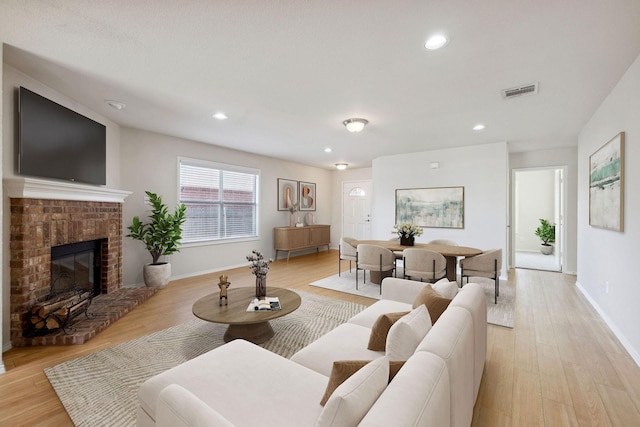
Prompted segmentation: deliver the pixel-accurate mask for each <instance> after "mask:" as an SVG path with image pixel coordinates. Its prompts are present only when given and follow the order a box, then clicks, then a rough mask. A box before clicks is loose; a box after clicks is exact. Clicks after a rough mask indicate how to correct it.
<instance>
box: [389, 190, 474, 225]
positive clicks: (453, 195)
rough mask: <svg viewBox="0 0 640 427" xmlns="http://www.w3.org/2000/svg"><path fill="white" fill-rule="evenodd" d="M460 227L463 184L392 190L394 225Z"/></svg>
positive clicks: (462, 209) (462, 211)
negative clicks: (393, 194) (394, 196)
mask: <svg viewBox="0 0 640 427" xmlns="http://www.w3.org/2000/svg"><path fill="white" fill-rule="evenodd" d="M402 222H409V223H411V224H414V225H417V226H419V227H432V228H464V187H438V188H408V189H399V190H396V224H399V223H402Z"/></svg>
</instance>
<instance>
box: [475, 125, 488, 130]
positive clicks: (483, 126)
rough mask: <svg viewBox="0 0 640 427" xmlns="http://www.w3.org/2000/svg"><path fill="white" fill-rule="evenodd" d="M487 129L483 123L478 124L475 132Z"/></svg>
mask: <svg viewBox="0 0 640 427" xmlns="http://www.w3.org/2000/svg"><path fill="white" fill-rule="evenodd" d="M485 127H486V126H485V125H483V124H482V123H478V124H477V125H475V126H474V127H473V130H482V129H484V128H485Z"/></svg>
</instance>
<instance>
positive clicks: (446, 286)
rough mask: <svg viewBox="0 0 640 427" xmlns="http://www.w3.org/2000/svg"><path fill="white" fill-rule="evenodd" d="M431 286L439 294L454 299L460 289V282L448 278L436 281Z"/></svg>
mask: <svg viewBox="0 0 640 427" xmlns="http://www.w3.org/2000/svg"><path fill="white" fill-rule="evenodd" d="M431 287H432V288H433V290H434V291H436V292H437V293H438V295H440V296H441V297H444V298H449V299H454V298H455V296H456V295H458V291H459V290H460V288H459V287H458V282H450V281H449V279H447V278H444V279H440V280H438V281H437V282H436V283H434V284H433V285H431Z"/></svg>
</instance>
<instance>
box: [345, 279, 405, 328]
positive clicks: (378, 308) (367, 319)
mask: <svg viewBox="0 0 640 427" xmlns="http://www.w3.org/2000/svg"><path fill="white" fill-rule="evenodd" d="M398 280H402V279H398ZM408 281H409V280H407V282H408ZM411 310H413V307H411V303H409V304H407V303H405V302H398V301H394V300H386V299H382V300H380V301H376V302H375V303H374V304H373V305H370V306H369V307H367V308H366V309H364V310H362V311H361V312H360V313H358V314H356V315H355V316H353V317H352V318H351V319H349V320H348V321H347V323H351V324H354V325H360V326H364V327H365V328H371V327H373V324H374V323H376V320H378V317H380V316H381V315H383V314H385V313H397V312H400V311H411Z"/></svg>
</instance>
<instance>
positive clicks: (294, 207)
mask: <svg viewBox="0 0 640 427" xmlns="http://www.w3.org/2000/svg"><path fill="white" fill-rule="evenodd" d="M287 205H288V206H289V209H288V210H289V227H295V226H297V225H298V224H297V222H298V221H296V212H298V210H299V209H300V203H298V202H293V203H292V202H291V200H289V203H288V204H287Z"/></svg>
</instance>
